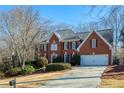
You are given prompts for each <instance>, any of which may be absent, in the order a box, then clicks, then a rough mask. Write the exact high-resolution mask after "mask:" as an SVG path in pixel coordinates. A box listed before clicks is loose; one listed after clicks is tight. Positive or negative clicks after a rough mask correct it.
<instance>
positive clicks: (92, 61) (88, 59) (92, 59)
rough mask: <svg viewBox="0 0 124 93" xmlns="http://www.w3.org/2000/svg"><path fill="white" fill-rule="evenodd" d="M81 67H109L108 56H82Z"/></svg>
mask: <svg viewBox="0 0 124 93" xmlns="http://www.w3.org/2000/svg"><path fill="white" fill-rule="evenodd" d="M81 65H82V66H83V65H90V66H93V65H94V66H95V65H98V66H102V65H108V55H81Z"/></svg>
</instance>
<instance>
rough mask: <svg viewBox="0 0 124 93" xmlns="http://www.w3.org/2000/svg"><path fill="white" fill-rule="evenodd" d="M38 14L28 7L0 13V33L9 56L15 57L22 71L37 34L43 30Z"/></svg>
mask: <svg viewBox="0 0 124 93" xmlns="http://www.w3.org/2000/svg"><path fill="white" fill-rule="evenodd" d="M40 21H41V20H40V18H39V13H38V12H37V11H36V10H34V9H33V8H32V7H30V6H19V7H15V8H14V9H12V10H10V11H7V12H1V13H0V31H2V32H4V33H5V34H6V37H5V38H4V40H5V42H6V45H7V46H8V48H9V50H10V51H11V53H10V54H11V55H13V53H14V55H16V56H17V57H18V59H19V62H20V65H21V67H22V69H24V67H25V61H26V60H27V59H28V55H29V54H28V53H29V51H30V50H31V49H32V47H33V46H34V45H33V44H34V41H35V40H36V38H37V36H38V34H39V33H40V32H41V31H42V30H43V29H42V25H41V23H40Z"/></svg>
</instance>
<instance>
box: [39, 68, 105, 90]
mask: <svg viewBox="0 0 124 93" xmlns="http://www.w3.org/2000/svg"><path fill="white" fill-rule="evenodd" d="M104 69H105V66H94V67H74V68H73V69H72V70H71V71H69V72H68V73H66V74H65V75H64V76H61V77H57V78H55V79H54V80H50V81H48V82H46V83H45V84H44V85H42V86H41V87H42V88H96V87H98V86H99V84H100V81H101V80H100V77H101V74H102V73H103V71H104Z"/></svg>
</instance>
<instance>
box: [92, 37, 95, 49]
mask: <svg viewBox="0 0 124 93" xmlns="http://www.w3.org/2000/svg"><path fill="white" fill-rule="evenodd" d="M92 48H96V39H92Z"/></svg>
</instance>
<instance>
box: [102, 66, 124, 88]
mask: <svg viewBox="0 0 124 93" xmlns="http://www.w3.org/2000/svg"><path fill="white" fill-rule="evenodd" d="M100 87H101V88H124V65H121V66H108V67H107V68H106V69H105V71H104V73H103V75H102V77H101V84H100Z"/></svg>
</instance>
